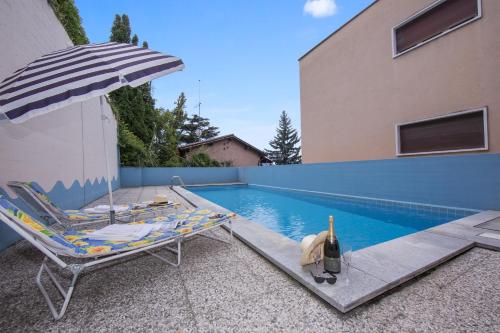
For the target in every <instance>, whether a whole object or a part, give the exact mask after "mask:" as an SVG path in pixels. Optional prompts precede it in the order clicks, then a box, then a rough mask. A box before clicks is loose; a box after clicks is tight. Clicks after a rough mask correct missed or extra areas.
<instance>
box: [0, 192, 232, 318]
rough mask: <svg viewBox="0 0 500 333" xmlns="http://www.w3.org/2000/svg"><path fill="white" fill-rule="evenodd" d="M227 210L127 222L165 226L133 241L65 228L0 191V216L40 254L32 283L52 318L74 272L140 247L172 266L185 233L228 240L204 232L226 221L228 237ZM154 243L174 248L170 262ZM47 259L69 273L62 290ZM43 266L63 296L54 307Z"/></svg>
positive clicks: (67, 296) (68, 294) (74, 279)
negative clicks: (69, 261)
mask: <svg viewBox="0 0 500 333" xmlns="http://www.w3.org/2000/svg"><path fill="white" fill-rule="evenodd" d="M233 215H234V214H232V213H230V214H217V213H214V212H212V211H210V210H208V209H196V210H194V209H193V210H186V211H184V212H179V213H178V214H171V215H168V216H165V217H156V218H153V219H148V220H144V221H137V222H130V223H129V225H140V224H152V225H155V226H158V225H162V224H165V228H162V227H159V228H154V229H153V230H152V231H151V232H150V233H149V234H148V235H146V236H145V237H143V238H141V239H137V240H133V241H108V240H96V239H92V238H89V235H90V234H92V233H93V232H94V231H95V230H73V229H67V230H64V231H58V230H56V229H55V228H53V227H51V226H49V225H46V224H44V223H42V222H41V221H39V220H36V219H35V218H33V217H32V216H30V215H29V214H27V213H25V212H23V211H22V210H20V209H19V208H18V207H16V206H15V205H14V204H13V203H11V202H10V201H8V200H7V199H6V198H5V197H4V196H1V195H0V220H2V221H3V222H4V223H6V224H7V225H8V226H9V227H11V228H12V229H14V230H15V231H16V232H17V233H18V234H19V235H20V236H22V237H23V238H24V239H26V240H27V241H29V242H30V243H31V244H32V245H33V246H35V247H36V248H37V249H38V250H40V251H41V252H42V253H43V254H44V255H45V258H44V259H43V261H42V264H41V267H40V270H39V271H38V274H37V276H36V283H37V285H38V288H39V289H40V291H41V292H42V294H43V296H44V298H45V300H46V302H47V304H48V306H49V308H50V311H51V313H52V315H53V316H54V318H55V319H56V320H58V319H60V318H61V317H62V316H63V315H64V313H65V312H66V308H67V306H68V303H69V301H70V299H71V295H72V293H73V290H74V288H75V285H76V282H77V279H78V276H79V275H80V274H81V273H82V272H83V271H84V270H86V269H88V268H89V267H92V266H95V265H99V264H102V263H105V262H108V261H112V260H116V259H118V258H122V257H125V256H129V255H133V254H136V253H140V252H147V253H149V254H151V255H153V256H155V257H156V258H159V259H161V260H162V261H164V262H166V263H168V264H170V265H173V266H178V265H180V263H181V243H182V242H183V241H184V240H186V239H187V238H189V237H192V236H195V235H199V236H204V237H207V238H211V239H215V240H218V241H222V242H226V243H230V241H229V242H228V241H225V240H223V239H219V238H216V237H212V236H209V235H205V234H204V233H205V232H207V231H209V230H212V229H214V228H218V227H221V226H223V225H228V226H229V229H230V239H231V241H232V238H233V237H232V236H233V233H232V227H231V217H232V216H233ZM171 222H176V223H177V224H178V225H177V226H176V227H175V224H174V227H175V228H172V223H171ZM90 237H91V236H90ZM172 243H174V244H176V247H175V248H171V247H169V246H167V245H168V244H172ZM159 247H164V248H166V249H167V250H169V251H171V252H173V253H174V254H176V257H177V260H176V262H171V261H169V260H168V259H167V258H165V257H163V256H161V255H159V254H158V253H155V252H152V250H154V249H156V248H159ZM64 257H73V258H77V259H78V260H77V261H78V262H81V263H78V264H74V263H72V264H67V263H66V262H64V261H63V258H64ZM48 260H52V261H53V262H54V263H55V264H57V265H58V266H59V267H60V268H62V269H67V270H68V271H69V272H71V273H72V274H73V277H72V280H71V284H70V286H69V288H68V289H67V290H64V288H63V287H62V286H61V284H60V283H59V281H58V280H57V279H56V277H55V275H54V273H53V272H52V271H51V269H49V267H48V266H47V261H48ZM44 272H46V273H47V275H48V277H49V278H50V280H51V281H52V283H53V284H54V285H55V287H56V288H57V290H58V291H59V293H60V294H61V295H62V297H63V299H64V301H63V304H62V306H61V307H60V309H59V310H57V309H56V306H55V305H54V303H53V302H52V300H51V299H50V297H49V295H48V293H47V291H46V289H45V287H44V286H43V285H42V281H41V277H42V274H43V273H44Z"/></svg>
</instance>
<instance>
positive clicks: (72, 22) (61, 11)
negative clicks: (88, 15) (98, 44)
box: [48, 0, 89, 45]
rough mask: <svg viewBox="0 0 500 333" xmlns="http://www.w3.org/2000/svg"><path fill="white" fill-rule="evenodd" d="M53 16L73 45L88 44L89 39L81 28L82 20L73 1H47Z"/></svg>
mask: <svg viewBox="0 0 500 333" xmlns="http://www.w3.org/2000/svg"><path fill="white" fill-rule="evenodd" d="M48 3H49V5H50V6H51V7H52V10H53V11H54V14H55V15H56V16H57V18H58V19H59V22H61V24H62V25H63V27H64V30H66V33H67V34H68V36H69V38H70V39H71V41H72V42H73V44H75V45H81V44H88V43H89V39H88V38H87V35H86V34H85V30H84V29H83V26H82V19H81V17H80V15H79V13H78V8H76V6H75V2H74V1H73V0H48Z"/></svg>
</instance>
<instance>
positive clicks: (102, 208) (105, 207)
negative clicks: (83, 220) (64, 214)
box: [84, 205, 129, 214]
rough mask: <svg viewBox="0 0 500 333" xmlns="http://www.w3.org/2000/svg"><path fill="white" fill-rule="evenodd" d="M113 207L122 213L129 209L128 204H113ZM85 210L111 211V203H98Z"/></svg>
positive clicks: (92, 211)
mask: <svg viewBox="0 0 500 333" xmlns="http://www.w3.org/2000/svg"><path fill="white" fill-rule="evenodd" d="M113 209H114V210H115V212H116V213H121V212H125V211H127V210H128V209H129V207H128V206H127V205H113ZM84 211H85V213H89V214H103V213H109V205H98V206H95V207H92V208H86V209H85V210H84Z"/></svg>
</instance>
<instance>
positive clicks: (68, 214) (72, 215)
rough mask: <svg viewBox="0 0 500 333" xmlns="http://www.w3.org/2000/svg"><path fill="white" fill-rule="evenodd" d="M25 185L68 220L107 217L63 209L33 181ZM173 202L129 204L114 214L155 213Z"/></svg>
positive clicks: (102, 214)
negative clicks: (143, 204) (155, 204)
mask: <svg viewBox="0 0 500 333" xmlns="http://www.w3.org/2000/svg"><path fill="white" fill-rule="evenodd" d="M24 184H25V185H26V186H27V187H29V188H30V189H31V190H32V191H33V193H34V194H35V195H36V196H37V197H38V199H40V200H41V201H43V202H45V203H46V204H48V205H49V206H50V208H51V210H52V211H53V212H54V213H55V214H56V215H61V216H64V217H65V218H66V219H68V220H72V221H97V220H104V219H107V218H108V216H109V214H104V213H101V214H99V213H97V214H96V213H87V212H85V211H84V210H74V209H66V210H63V209H61V208H59V207H57V206H56V205H55V204H54V203H53V202H52V201H51V200H50V198H49V197H48V196H47V194H45V192H44V191H43V190H42V189H41V188H40V187H39V186H37V185H36V184H35V183H33V182H25V183H24ZM175 205H176V204H175V203H172V202H169V203H166V204H165V205H158V206H151V207H145V208H140V209H134V207H135V206H134V205H133V204H131V205H129V209H128V210H125V211H121V212H117V213H116V216H117V217H120V216H127V215H142V214H146V213H155V212H157V211H160V210H163V209H165V207H168V206H175Z"/></svg>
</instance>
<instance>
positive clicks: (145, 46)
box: [142, 41, 149, 49]
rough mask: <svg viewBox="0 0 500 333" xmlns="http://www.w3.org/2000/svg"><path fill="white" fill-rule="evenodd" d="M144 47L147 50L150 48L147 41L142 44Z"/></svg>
mask: <svg viewBox="0 0 500 333" xmlns="http://www.w3.org/2000/svg"><path fill="white" fill-rule="evenodd" d="M142 47H143V48H145V49H147V48H148V47H149V45H148V42H146V41H144V42H142Z"/></svg>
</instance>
